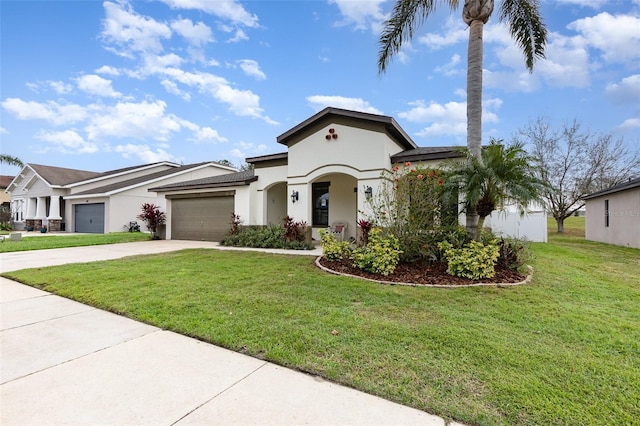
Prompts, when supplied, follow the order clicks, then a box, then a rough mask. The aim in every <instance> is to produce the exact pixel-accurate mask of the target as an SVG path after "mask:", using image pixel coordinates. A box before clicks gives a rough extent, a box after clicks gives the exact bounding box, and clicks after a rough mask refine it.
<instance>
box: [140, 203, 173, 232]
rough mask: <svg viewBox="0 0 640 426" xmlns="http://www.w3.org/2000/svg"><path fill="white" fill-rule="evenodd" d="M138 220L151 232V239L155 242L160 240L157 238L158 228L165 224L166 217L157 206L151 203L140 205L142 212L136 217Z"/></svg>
mask: <svg viewBox="0 0 640 426" xmlns="http://www.w3.org/2000/svg"><path fill="white" fill-rule="evenodd" d="M138 219H140V220H141V221H143V222H144V224H145V225H147V229H149V231H151V238H152V239H154V240H157V239H159V238H160V237H159V236H158V228H159V227H160V226H161V225H164V224H165V223H166V221H167V216H166V215H165V213H164V212H163V211H161V210H160V207H159V206H156V205H155V204H152V203H144V204H143V205H142V212H141V213H140V214H139V215H138Z"/></svg>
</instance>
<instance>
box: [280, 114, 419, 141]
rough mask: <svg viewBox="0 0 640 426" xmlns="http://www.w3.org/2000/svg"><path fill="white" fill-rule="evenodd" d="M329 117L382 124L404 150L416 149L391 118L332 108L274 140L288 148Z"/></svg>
mask: <svg viewBox="0 0 640 426" xmlns="http://www.w3.org/2000/svg"><path fill="white" fill-rule="evenodd" d="M331 117H345V118H350V119H356V120H364V121H369V122H374V123H380V124H383V125H384V127H385V129H386V130H387V131H388V132H389V133H390V134H391V135H392V136H393V137H394V138H395V139H396V141H397V142H398V143H399V144H400V146H402V147H403V148H404V149H413V148H417V147H418V146H417V145H416V144H415V142H414V141H413V140H412V139H411V138H410V137H409V135H408V134H407V133H406V132H405V131H404V129H403V128H402V127H400V125H399V124H398V123H397V122H396V120H394V119H393V117H389V116H386V115H378V114H370V113H367V112H360V111H351V110H347V109H341V108H333V107H328V108H325V109H323V110H322V111H320V112H319V113H317V114H315V115H313V116H311V117H309V118H308V119H306V120H305V121H303V122H302V123H300V124H298V125H297V126H295V127H293V128H291V129H289V130H287V131H286V132H284V133H283V134H281V135H280V136H278V138H277V139H276V140H277V141H278V143H281V144H283V145H287V146H288V145H289V142H290V140H291V138H293V137H295V136H296V135H298V134H300V133H301V132H303V131H305V130H306V129H308V128H309V127H310V126H312V125H314V124H316V123H317V122H318V121H320V120H323V119H325V118H331Z"/></svg>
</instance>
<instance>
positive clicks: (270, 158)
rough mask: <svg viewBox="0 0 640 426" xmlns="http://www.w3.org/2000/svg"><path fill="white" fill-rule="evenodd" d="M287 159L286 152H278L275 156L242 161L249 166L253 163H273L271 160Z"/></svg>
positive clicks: (249, 158) (287, 154)
mask: <svg viewBox="0 0 640 426" xmlns="http://www.w3.org/2000/svg"><path fill="white" fill-rule="evenodd" d="M288 158H289V153H288V152H279V153H277V154H267V155H260V156H258V157H248V158H246V159H245V160H244V161H246V162H247V163H249V164H255V163H263V162H266V161H273V160H287V159H288Z"/></svg>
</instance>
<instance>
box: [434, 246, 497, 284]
mask: <svg viewBox="0 0 640 426" xmlns="http://www.w3.org/2000/svg"><path fill="white" fill-rule="evenodd" d="M438 246H439V247H440V248H441V249H442V250H443V251H444V255H445V258H446V259H447V263H448V267H447V272H448V273H449V274H451V275H453V276H456V277H465V278H471V279H474V280H477V279H482V278H491V277H493V276H495V274H496V271H495V264H496V261H497V260H498V256H499V255H500V249H499V248H498V246H497V245H496V244H495V243H491V244H488V245H484V244H482V243H481V242H480V241H471V242H470V243H468V244H467V245H466V246H465V247H463V248H461V249H456V248H453V246H452V245H451V244H450V243H449V242H447V241H442V242H441V243H439V244H438Z"/></svg>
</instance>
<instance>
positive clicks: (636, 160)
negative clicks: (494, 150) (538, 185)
mask: <svg viewBox="0 0 640 426" xmlns="http://www.w3.org/2000/svg"><path fill="white" fill-rule="evenodd" d="M514 140H517V141H519V142H520V143H523V144H525V145H527V146H530V149H529V150H530V152H531V154H532V155H533V157H534V158H535V162H536V174H537V176H538V178H539V179H541V180H542V181H543V182H545V184H546V186H547V189H546V191H545V192H544V199H545V202H546V207H547V209H548V211H549V212H550V213H551V215H552V216H553V218H554V219H555V220H556V224H557V228H558V232H564V220H565V219H566V218H568V217H570V216H571V215H573V214H574V213H575V212H576V211H578V210H579V209H581V208H582V207H584V204H585V203H584V201H583V200H582V197H584V196H585V195H587V194H590V193H592V192H595V191H599V190H601V189H606V188H608V187H610V186H612V185H616V184H618V183H621V182H624V181H626V180H628V179H630V178H632V177H633V176H635V175H637V174H639V173H640V154H639V153H638V151H636V152H633V151H631V150H629V149H628V148H627V147H626V146H625V144H624V141H623V140H622V139H614V138H613V136H612V135H611V134H610V133H609V134H607V133H602V134H600V133H594V132H591V131H589V130H583V129H582V126H581V124H580V123H579V122H578V121H577V120H576V119H574V120H573V121H572V122H568V123H567V122H565V123H564V124H563V125H562V126H561V128H560V129H553V128H552V127H551V125H550V124H549V122H548V120H547V119H545V118H542V117H539V118H537V119H536V120H535V121H533V122H530V123H529V124H528V125H526V126H525V127H524V128H522V129H520V130H519V131H518V132H517V134H516V136H515V137H514Z"/></svg>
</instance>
